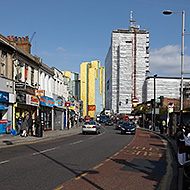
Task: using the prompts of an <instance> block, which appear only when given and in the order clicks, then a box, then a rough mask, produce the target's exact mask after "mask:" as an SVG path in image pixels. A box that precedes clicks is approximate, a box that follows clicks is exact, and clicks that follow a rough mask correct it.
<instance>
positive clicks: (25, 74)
mask: <svg viewBox="0 0 190 190" xmlns="http://www.w3.org/2000/svg"><path fill="white" fill-rule="evenodd" d="M24 77H25V81H27V78H28V65H27V64H25V69H24Z"/></svg>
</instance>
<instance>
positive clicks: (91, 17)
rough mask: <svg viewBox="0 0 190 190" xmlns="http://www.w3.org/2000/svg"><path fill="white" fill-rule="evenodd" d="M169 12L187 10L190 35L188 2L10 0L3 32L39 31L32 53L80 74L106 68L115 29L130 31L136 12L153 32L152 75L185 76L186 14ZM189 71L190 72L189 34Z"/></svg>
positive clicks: (189, 43) (189, 42) (188, 48)
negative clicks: (87, 68)
mask: <svg viewBox="0 0 190 190" xmlns="http://www.w3.org/2000/svg"><path fill="white" fill-rule="evenodd" d="M168 9H169V10H173V11H182V10H185V21H186V22H185V28H186V33H190V1H189V0H180V1H179V0H54V1H53V0H51V1H50V0H32V1H31V0H30V1H29V0H7V1H2V2H1V11H0V17H1V30H0V33H1V34H2V35H4V36H7V35H16V36H18V37H19V36H20V37H22V36H25V35H28V36H29V38H31V36H32V34H33V33H34V32H36V34H35V36H34V38H33V40H32V54H33V55H36V56H39V57H41V59H42V61H43V62H44V63H45V64H47V65H48V66H50V67H52V66H54V67H56V68H58V69H59V70H69V71H74V72H80V64H81V63H82V62H85V61H88V62H90V61H92V60H100V61H101V64H102V65H104V61H105V57H106V54H107V52H108V49H109V46H110V42H111V32H112V30H117V29H128V27H129V24H130V23H129V19H130V11H133V17H134V19H135V20H136V24H137V25H140V27H141V29H146V30H148V31H149V32H150V71H151V74H154V73H157V74H158V75H162V76H180V49H181V32H182V15H181V14H172V15H171V16H164V15H163V14H162V12H163V10H168ZM188 23H189V24H188ZM185 72H190V35H186V36H185Z"/></svg>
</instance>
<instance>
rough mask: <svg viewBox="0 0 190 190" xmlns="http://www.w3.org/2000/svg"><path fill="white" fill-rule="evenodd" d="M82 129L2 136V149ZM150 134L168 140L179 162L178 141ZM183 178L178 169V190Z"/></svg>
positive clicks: (166, 136) (0, 137)
mask: <svg viewBox="0 0 190 190" xmlns="http://www.w3.org/2000/svg"><path fill="white" fill-rule="evenodd" d="M138 128H139V129H141V130H146V131H149V130H148V129H144V128H140V127H138ZM81 131H82V128H81V127H80V126H74V127H72V128H70V129H69V130H68V129H64V130H53V131H44V132H43V136H42V137H33V136H28V137H21V136H19V135H17V136H13V135H11V134H0V148H7V147H11V146H18V145H22V144H27V143H35V142H39V141H45V140H48V139H52V138H59V137H60V138H61V137H67V136H71V135H76V134H79V133H81ZM149 132H150V133H156V134H158V135H159V136H160V137H162V138H164V139H166V140H167V141H168V142H169V146H170V148H171V152H172V154H173V156H174V159H176V161H177V144H176V140H175V139H174V138H172V137H169V136H168V135H167V134H160V132H159V131H154V132H153V131H149ZM182 176H183V168H180V167H177V178H178V179H176V180H178V189H179V190H181V189H182V188H181V187H182Z"/></svg>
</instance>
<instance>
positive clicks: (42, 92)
mask: <svg viewBox="0 0 190 190" xmlns="http://www.w3.org/2000/svg"><path fill="white" fill-rule="evenodd" d="M35 96H45V90H35Z"/></svg>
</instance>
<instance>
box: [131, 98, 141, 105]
mask: <svg viewBox="0 0 190 190" xmlns="http://www.w3.org/2000/svg"><path fill="white" fill-rule="evenodd" d="M131 102H132V104H138V103H139V99H138V98H136V97H135V98H133V99H132V100H131Z"/></svg>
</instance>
